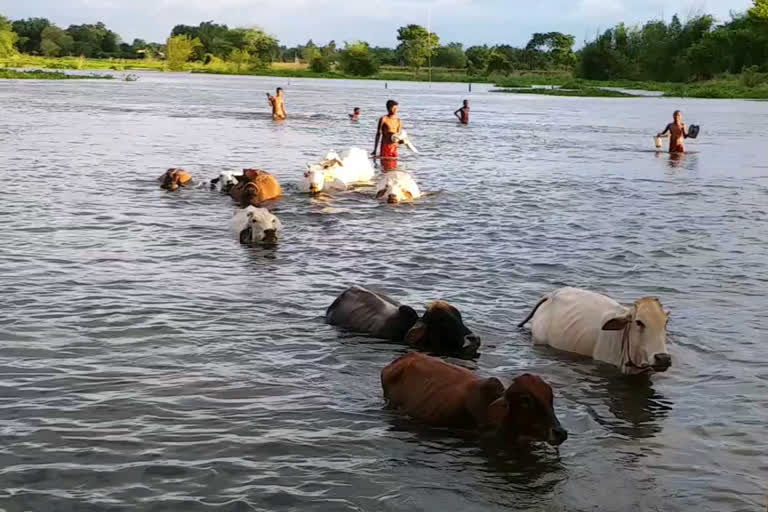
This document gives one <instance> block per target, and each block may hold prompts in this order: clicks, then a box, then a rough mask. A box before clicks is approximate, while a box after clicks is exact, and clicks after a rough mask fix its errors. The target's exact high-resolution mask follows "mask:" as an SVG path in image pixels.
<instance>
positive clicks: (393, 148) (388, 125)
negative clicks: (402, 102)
mask: <svg viewBox="0 0 768 512" xmlns="http://www.w3.org/2000/svg"><path fill="white" fill-rule="evenodd" d="M397 107H398V104H397V102H396V101H395V100H389V101H387V115H385V116H382V117H381V118H380V119H379V127H378V129H377V130H376V142H374V143H373V153H371V156H373V157H375V156H376V148H377V147H378V146H379V140H381V153H380V156H381V168H382V169H383V170H385V171H391V170H392V169H394V168H395V167H397V143H396V142H392V135H395V134H397V133H400V130H401V129H402V128H403V123H402V122H401V121H400V118H399V117H397Z"/></svg>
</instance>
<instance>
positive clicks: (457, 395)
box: [381, 352, 568, 445]
mask: <svg viewBox="0 0 768 512" xmlns="http://www.w3.org/2000/svg"><path fill="white" fill-rule="evenodd" d="M381 386H382V388H383V389H384V398H386V399H387V401H388V402H389V403H390V405H392V406H393V407H395V408H397V409H399V410H400V411H402V412H404V413H405V414H407V415H408V416H410V417H412V418H413V419H415V420H417V421H419V422H421V423H425V424H427V425H431V426H435V427H448V428H461V429H478V430H480V431H482V432H490V433H492V434H494V435H496V436H497V438H498V439H500V440H501V441H504V442H508V443H517V442H528V441H546V442H548V443H549V444H552V445H559V444H561V443H563V442H564V441H565V440H566V439H567V438H568V432H567V431H566V430H565V429H564V428H563V427H561V426H560V422H559V421H558V419H557V416H555V411H554V408H553V397H552V388H551V387H550V386H549V384H547V383H546V382H544V380H542V379H541V378H540V377H538V376H536V375H531V374H528V373H525V374H523V375H520V376H519V377H517V378H515V379H514V380H513V381H512V383H511V384H510V385H509V386H505V385H504V384H503V383H502V381H501V380H500V379H498V378H496V377H490V378H487V379H482V378H480V377H477V376H476V375H475V374H474V373H472V372H471V371H469V370H467V369H466V368H461V367H459V366H456V365H453V364H449V363H446V362H445V361H443V360H441V359H438V358H436V357H430V356H427V355H424V354H419V353H417V352H410V353H409V354H407V355H405V356H402V357H399V358H397V359H395V360H394V361H393V362H391V363H390V364H389V365H387V366H386V367H384V369H383V370H382V371H381Z"/></svg>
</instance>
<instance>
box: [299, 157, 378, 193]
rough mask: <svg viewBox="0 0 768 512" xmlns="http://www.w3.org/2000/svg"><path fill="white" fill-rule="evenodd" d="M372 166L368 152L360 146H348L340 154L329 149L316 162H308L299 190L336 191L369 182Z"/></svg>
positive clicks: (306, 191)
mask: <svg viewBox="0 0 768 512" xmlns="http://www.w3.org/2000/svg"><path fill="white" fill-rule="evenodd" d="M374 172H375V171H374V168H373V164H372V163H371V160H370V159H369V158H368V153H366V151H365V150H363V149H360V148H349V150H348V151H345V152H344V153H343V154H342V155H341V156H339V154H338V153H336V151H329V152H328V153H326V155H325V158H324V159H323V160H321V161H320V162H319V163H316V164H308V165H307V171H306V172H305V173H304V178H303V179H302V180H301V182H300V183H299V190H300V191H301V192H304V193H310V194H319V193H320V192H337V191H342V190H346V189H347V188H349V186H351V185H363V184H370V183H371V181H372V180H373V175H374Z"/></svg>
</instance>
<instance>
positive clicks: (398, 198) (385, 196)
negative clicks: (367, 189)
mask: <svg viewBox="0 0 768 512" xmlns="http://www.w3.org/2000/svg"><path fill="white" fill-rule="evenodd" d="M420 197H421V190H419V186H418V185H417V184H416V181H415V180H414V179H413V178H412V177H411V175H410V174H408V173H407V172H404V171H388V172H385V173H383V174H382V175H381V176H379V179H378V180H377V181H376V198H377V199H382V200H385V201H386V202H388V203H400V202H403V201H412V200H413V199H418V198H420Z"/></svg>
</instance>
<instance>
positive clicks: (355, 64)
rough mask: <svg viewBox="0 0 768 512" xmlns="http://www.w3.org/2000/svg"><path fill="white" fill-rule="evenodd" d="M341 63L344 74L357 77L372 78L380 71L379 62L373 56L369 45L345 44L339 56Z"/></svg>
mask: <svg viewBox="0 0 768 512" xmlns="http://www.w3.org/2000/svg"><path fill="white" fill-rule="evenodd" d="M339 63H340V64H341V69H342V71H344V73H347V74H350V75H355V76H371V75H375V74H376V73H378V71H379V62H378V61H377V60H376V59H375V58H374V56H373V55H372V54H371V50H370V48H369V47H368V44H367V43H363V42H354V43H345V45H344V49H343V50H342V51H341V53H340V54H339Z"/></svg>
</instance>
